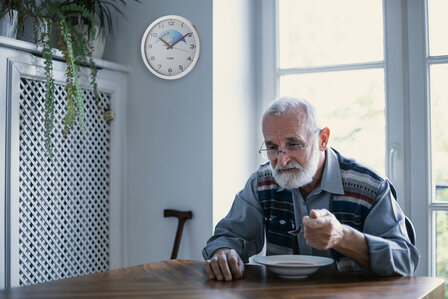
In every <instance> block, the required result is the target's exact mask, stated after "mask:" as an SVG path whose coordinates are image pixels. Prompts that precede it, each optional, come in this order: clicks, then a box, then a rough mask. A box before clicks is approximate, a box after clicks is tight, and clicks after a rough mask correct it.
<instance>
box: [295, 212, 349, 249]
mask: <svg viewBox="0 0 448 299" xmlns="http://www.w3.org/2000/svg"><path fill="white" fill-rule="evenodd" d="M302 222H303V225H304V228H305V234H304V237H305V240H306V243H307V244H308V245H309V246H311V247H313V248H316V249H319V250H326V249H329V248H333V247H335V246H336V245H337V244H338V242H339V241H340V240H342V238H343V237H344V227H343V225H342V224H341V223H340V222H339V221H338V220H337V219H336V217H335V216H334V215H333V214H332V213H330V212H329V211H328V210H326V209H320V210H317V209H316V210H311V211H310V216H305V217H303V220H302Z"/></svg>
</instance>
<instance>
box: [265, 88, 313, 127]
mask: <svg viewBox="0 0 448 299" xmlns="http://www.w3.org/2000/svg"><path fill="white" fill-rule="evenodd" d="M297 111H303V112H304V113H305V115H306V119H305V124H306V125H307V127H308V129H309V130H310V131H314V130H317V129H318V128H319V126H318V120H317V117H316V112H315V109H314V107H313V105H311V103H310V102H308V101H307V100H305V99H301V98H294V97H288V96H284V97H280V98H277V99H276V100H275V101H273V102H272V103H271V104H270V105H269V106H268V108H266V110H265V111H264V113H263V117H262V122H263V121H264V119H265V118H266V116H268V115H275V116H280V115H283V114H289V113H295V112H297Z"/></svg>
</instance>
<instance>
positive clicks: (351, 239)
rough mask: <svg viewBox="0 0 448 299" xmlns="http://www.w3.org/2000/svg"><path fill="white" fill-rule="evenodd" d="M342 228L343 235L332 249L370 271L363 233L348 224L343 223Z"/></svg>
mask: <svg viewBox="0 0 448 299" xmlns="http://www.w3.org/2000/svg"><path fill="white" fill-rule="evenodd" d="M343 228H344V236H343V238H342V239H341V240H340V241H339V242H338V243H337V244H336V245H335V246H334V249H335V250H337V251H338V252H340V253H341V254H343V255H345V256H346V257H349V258H351V259H352V260H354V261H355V262H356V263H357V264H358V265H360V266H362V267H363V268H365V269H367V270H368V271H370V253H369V246H368V244H367V240H366V238H365V237H364V234H362V233H361V232H359V231H357V230H356V229H354V228H352V227H350V226H348V225H343Z"/></svg>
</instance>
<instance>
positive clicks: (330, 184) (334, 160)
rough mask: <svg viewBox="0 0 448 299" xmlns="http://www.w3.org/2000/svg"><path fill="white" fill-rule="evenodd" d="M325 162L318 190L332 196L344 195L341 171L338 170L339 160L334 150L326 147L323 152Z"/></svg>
mask: <svg viewBox="0 0 448 299" xmlns="http://www.w3.org/2000/svg"><path fill="white" fill-rule="evenodd" d="M325 154H326V157H327V158H326V160H325V166H324V171H323V173H322V180H321V181H320V188H321V189H322V190H325V191H327V192H329V193H333V194H341V195H342V194H344V188H343V187H342V177H341V169H340V168H339V160H338V157H337V155H336V153H335V152H334V150H333V149H332V148H330V147H328V148H327V149H326V150H325Z"/></svg>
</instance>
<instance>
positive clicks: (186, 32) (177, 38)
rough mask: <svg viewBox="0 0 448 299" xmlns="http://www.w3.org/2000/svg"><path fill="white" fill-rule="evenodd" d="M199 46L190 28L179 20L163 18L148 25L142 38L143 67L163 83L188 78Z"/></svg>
mask: <svg viewBox="0 0 448 299" xmlns="http://www.w3.org/2000/svg"><path fill="white" fill-rule="evenodd" d="M200 50H201V44H200V41H199V35H198V32H197V31H196V29H195V28H194V26H193V25H192V24H191V23H190V21H188V20H187V19H185V18H183V17H179V16H172V15H170V16H164V17H161V18H158V19H157V20H155V21H154V22H152V23H151V24H150V25H149V26H148V28H147V29H146V31H145V33H144V34H143V38H142V43H141V51H142V58H143V61H144V62H145V65H146V67H147V68H148V69H149V70H150V71H151V72H152V73H153V74H154V75H156V76H158V77H160V78H163V79H169V80H172V79H178V78H181V77H183V76H185V75H186V74H188V73H189V72H190V71H191V70H192V69H193V68H194V66H195V65H196V63H197V62H198V59H199V53H200Z"/></svg>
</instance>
